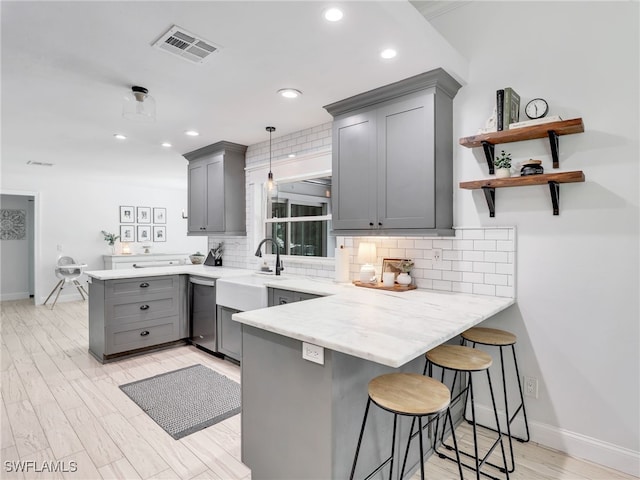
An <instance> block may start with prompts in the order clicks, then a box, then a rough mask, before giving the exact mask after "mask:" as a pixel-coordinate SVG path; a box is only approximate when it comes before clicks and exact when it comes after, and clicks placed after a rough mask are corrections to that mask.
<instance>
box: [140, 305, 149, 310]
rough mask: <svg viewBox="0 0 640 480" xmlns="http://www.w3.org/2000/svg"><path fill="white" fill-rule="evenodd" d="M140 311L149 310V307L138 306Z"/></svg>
mask: <svg viewBox="0 0 640 480" xmlns="http://www.w3.org/2000/svg"><path fill="white" fill-rule="evenodd" d="M140 310H149V305H140Z"/></svg>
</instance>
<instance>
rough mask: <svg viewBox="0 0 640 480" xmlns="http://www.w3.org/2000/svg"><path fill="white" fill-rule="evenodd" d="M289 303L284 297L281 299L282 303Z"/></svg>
mask: <svg viewBox="0 0 640 480" xmlns="http://www.w3.org/2000/svg"><path fill="white" fill-rule="evenodd" d="M287 303H289V302H287V300H286V299H284V298H281V299H280V305H286V304H287Z"/></svg>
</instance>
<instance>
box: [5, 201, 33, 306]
mask: <svg viewBox="0 0 640 480" xmlns="http://www.w3.org/2000/svg"><path fill="white" fill-rule="evenodd" d="M0 195H19V196H23V197H33V252H31V253H32V254H33V272H31V273H32V274H33V303H34V305H39V304H40V295H39V294H40V285H39V282H38V280H39V277H40V275H39V274H38V271H39V268H38V267H39V266H40V193H39V192H34V191H28V190H7V189H3V188H0Z"/></svg>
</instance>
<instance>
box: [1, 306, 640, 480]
mask: <svg viewBox="0 0 640 480" xmlns="http://www.w3.org/2000/svg"><path fill="white" fill-rule="evenodd" d="M0 309H1V314H0V329H1V330H0V331H1V334H2V335H1V336H2V343H1V345H0V347H1V352H0V353H1V354H0V360H1V362H0V372H1V375H2V376H1V389H0V391H1V397H2V405H1V407H2V408H1V412H0V426H1V432H0V440H1V443H0V452H1V460H2V465H1V467H0V468H1V470H0V478H2V479H13V478H18V479H30V478H35V479H38V480H44V479H49V478H53V479H59V478H63V479H64V478H69V479H75V480H78V479H82V480H85V479H86V480H89V479H180V480H187V479H214V480H216V479H233V480H247V479H250V478H251V472H250V471H249V469H248V468H247V467H246V466H245V465H244V464H243V463H242V462H241V461H240V415H236V416H235V417H232V418H230V419H228V420H225V421H224V422H221V423H219V424H217V425H213V426H211V427H209V428H206V429H204V430H201V431H200V432H197V433H194V434H192V435H189V436H187V437H184V438H182V439H180V440H177V441H176V440H173V439H172V438H171V437H170V436H169V435H168V434H166V433H165V432H164V431H163V430H162V429H161V428H160V427H159V426H158V425H156V423H155V422H154V421H153V420H151V419H150V418H149V417H148V416H147V415H146V414H145V413H143V412H142V411H141V410H140V409H139V408H138V407H137V406H136V405H135V404H134V403H133V402H132V401H131V400H130V399H129V398H128V397H127V396H126V395H125V394H124V393H123V392H122V391H121V390H120V389H119V388H118V385H121V384H124V383H128V382H131V381H135V380H140V379H143V378H146V377H150V376H153V375H157V374H159V373H163V372H169V371H172V370H175V369H178V368H182V367H186V366H189V365H194V364H202V365H205V366H208V367H210V368H212V369H213V370H216V371H218V372H220V373H222V374H224V375H226V376H228V377H229V378H232V379H234V380H236V381H238V382H239V381H240V368H239V367H237V366H236V365H233V364H232V363H230V362H226V361H223V360H220V359H218V358H215V357H213V356H211V355H207V354H205V353H203V352H201V351H199V350H197V349H196V348H194V347H190V346H184V347H177V348H173V349H169V350H164V351H161V352H156V353H151V354H147V355H144V356H139V357H135V358H130V359H125V360H121V361H118V362H114V363H111V364H107V365H102V364H100V363H99V362H97V361H96V360H95V359H94V358H93V357H92V356H91V355H89V353H88V352H87V348H88V328H87V303H86V302H81V301H78V302H68V303H59V304H57V305H56V307H55V309H54V310H53V311H51V310H49V308H47V307H43V306H38V307H35V306H33V305H32V304H31V302H30V301H28V300H21V301H11V302H2V303H0ZM457 432H458V435H459V436H460V441H461V443H463V444H465V445H466V444H468V439H469V438H470V430H469V429H468V427H467V426H461V427H459V428H458V429H457ZM354 448H355V445H354ZM18 461H23V462H29V461H31V462H35V463H32V464H31V465H32V467H31V468H32V471H29V472H16V471H9V470H12V469H11V468H8V467H7V465H10V466H15V465H16V463H17V462H18ZM56 461H61V462H63V463H61V464H59V465H60V466H63V467H66V470H74V469H77V471H75V472H72V471H67V472H53V473H47V472H34V471H33V466H34V465H35V466H37V467H38V469H39V470H43V467H44V466H45V465H47V462H49V464H52V463H53V462H56ZM6 462H9V464H7V463H6ZM516 464H517V469H516V472H515V473H514V474H512V475H511V478H513V479H515V480H524V479H527V480H530V479H541V480H545V479H549V480H551V479H554V480H555V479H603V480H605V479H606V480H612V479H633V478H635V477H631V476H628V475H624V474H621V473H618V472H615V471H612V470H608V469H605V468H602V467H599V466H597V465H594V464H591V463H588V462H584V461H579V460H576V459H574V458H571V457H567V456H566V455H563V454H561V453H558V452H556V451H552V450H548V449H546V448H542V447H540V446H537V445H535V444H534V443H528V444H519V443H518V444H516ZM426 466H427V478H431V479H438V480H440V479H456V478H458V475H457V470H456V466H455V464H454V463H452V462H448V461H446V460H441V459H439V458H433V457H432V458H431V459H429V460H428V461H427V463H426ZM14 470H15V469H14ZM414 478H416V479H417V478H419V475H416V476H414ZM465 478H475V477H473V476H472V475H471V472H469V471H465Z"/></svg>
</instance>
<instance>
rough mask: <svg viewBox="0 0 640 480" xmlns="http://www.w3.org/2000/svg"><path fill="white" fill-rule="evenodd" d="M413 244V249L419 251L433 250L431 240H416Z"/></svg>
mask: <svg viewBox="0 0 640 480" xmlns="http://www.w3.org/2000/svg"><path fill="white" fill-rule="evenodd" d="M414 243H415V248H419V249H421V250H431V249H432V248H433V240H431V239H429V240H423V239H416V240H415V242H414Z"/></svg>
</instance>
